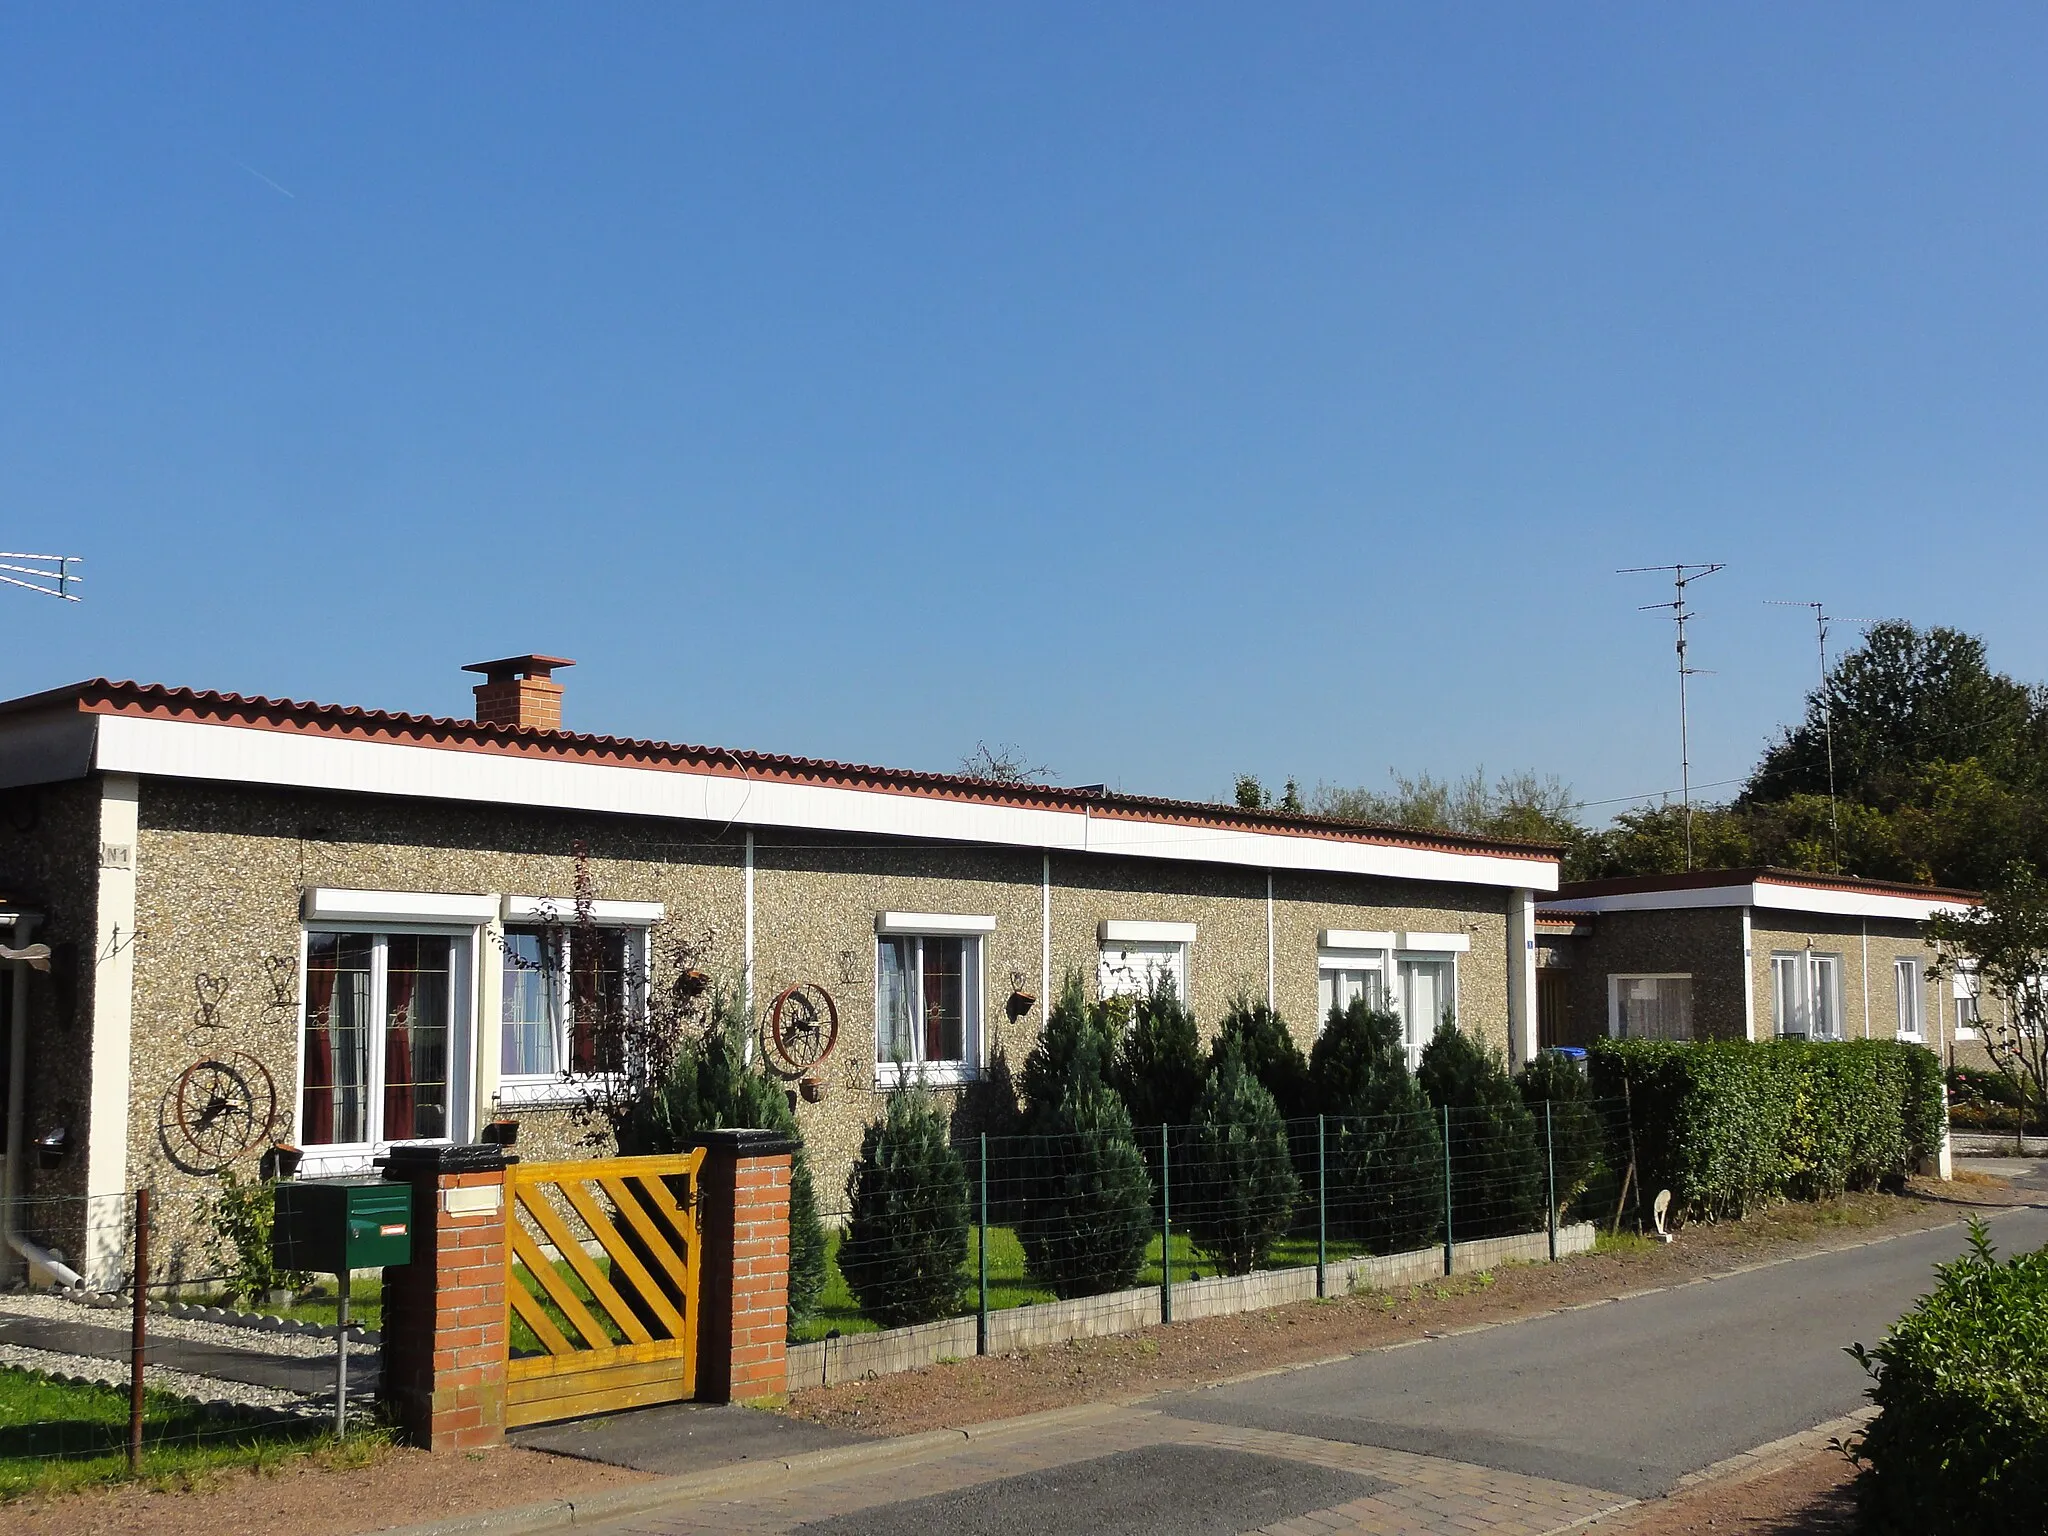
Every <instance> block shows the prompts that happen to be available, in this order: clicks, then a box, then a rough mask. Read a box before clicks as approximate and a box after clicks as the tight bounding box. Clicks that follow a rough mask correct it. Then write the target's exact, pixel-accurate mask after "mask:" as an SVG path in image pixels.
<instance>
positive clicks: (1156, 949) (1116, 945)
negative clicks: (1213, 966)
mask: <svg viewBox="0 0 2048 1536" xmlns="http://www.w3.org/2000/svg"><path fill="white" fill-rule="evenodd" d="M1195 932H1196V929H1195V925H1194V924H1193V923H1152V922H1132V921H1124V920H1121V919H1110V920H1107V921H1105V922H1103V923H1101V924H1099V925H1098V926H1097V927H1096V930H1095V943H1096V948H1095V995H1096V996H1097V997H1099V998H1102V999H1104V1000H1105V1001H1106V1000H1108V999H1109V998H1112V997H1141V996H1143V995H1144V992H1145V989H1146V988H1147V987H1149V986H1150V985H1151V984H1152V982H1153V979H1154V978H1155V977H1157V976H1158V975H1159V974H1160V972H1161V971H1164V972H1165V973H1166V974H1167V976H1168V977H1169V978H1170V979H1171V980H1172V982H1173V986H1174V991H1175V992H1177V993H1178V994H1179V996H1180V1000H1181V1001H1182V1002H1183V1003H1185V1002H1187V1001H1188V992H1189V989H1190V988H1191V987H1192V986H1193V984H1194V947H1195ZM1133 950H1142V951H1147V952H1151V953H1154V954H1158V955H1160V956H1163V957H1164V963H1163V964H1160V963H1155V964H1147V965H1144V966H1142V967H1141V968H1140V970H1139V971H1138V972H1136V973H1134V972H1133V971H1132V969H1131V967H1130V966H1129V964H1128V963H1127V961H1126V960H1124V959H1122V958H1119V959H1118V960H1116V961H1112V960H1111V959H1110V956H1111V955H1113V954H1114V955H1117V956H1119V957H1125V956H1129V955H1130V954H1131V953H1132V951H1133Z"/></svg>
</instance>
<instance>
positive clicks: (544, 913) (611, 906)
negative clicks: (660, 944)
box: [503, 896, 668, 928]
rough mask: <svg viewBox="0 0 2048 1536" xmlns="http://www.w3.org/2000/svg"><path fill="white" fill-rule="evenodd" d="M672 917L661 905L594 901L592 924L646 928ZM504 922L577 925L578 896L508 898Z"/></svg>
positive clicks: (651, 902) (653, 902)
mask: <svg viewBox="0 0 2048 1536" xmlns="http://www.w3.org/2000/svg"><path fill="white" fill-rule="evenodd" d="M667 916H668V907H667V906H666V905H665V904H663V903H662V902H659V901H593V902H592V903H591V904H590V920H591V921H592V922H593V923H605V924H607V925H609V926H612V927H616V928H645V927H649V926H651V925H652V924H655V923H658V922H660V921H661V920H662V919H663V918H665V917H667ZM503 917H504V920H505V921H506V922H508V923H537V922H541V921H544V920H547V919H553V920H554V921H555V922H558V923H572V922H574V921H576V898H575V897H574V896H507V897H506V898H505V904H504V911H503Z"/></svg>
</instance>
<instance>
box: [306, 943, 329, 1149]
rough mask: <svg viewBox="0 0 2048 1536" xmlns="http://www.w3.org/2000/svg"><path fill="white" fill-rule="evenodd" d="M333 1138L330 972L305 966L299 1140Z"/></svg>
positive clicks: (316, 1141)
mask: <svg viewBox="0 0 2048 1536" xmlns="http://www.w3.org/2000/svg"><path fill="white" fill-rule="evenodd" d="M333 1140H334V972H333V971H331V970H326V969H321V968H314V967H310V966H309V967H308V968H307V970H306V1087H305V1091H304V1092H303V1093H301V1094H300V1096H299V1144H300V1145H301V1146H308V1147H317V1146H323V1145H325V1144H327V1143H329V1142H332V1141H333Z"/></svg>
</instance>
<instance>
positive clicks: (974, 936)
mask: <svg viewBox="0 0 2048 1536" xmlns="http://www.w3.org/2000/svg"><path fill="white" fill-rule="evenodd" d="M920 918H922V919H924V920H925V921H926V923H927V924H928V926H924V927H912V926H910V924H912V923H914V922H916V921H917V920H918V919H920ZM994 931H995V919H994V918H981V917H974V918H954V917H949V916H947V915H945V914H938V913H902V912H885V913H883V914H881V916H880V917H878V918H877V919H876V921H875V958H874V992H875V1018H874V1026H875V1047H874V1051H875V1086H876V1087H877V1088H882V1089H893V1088H900V1087H905V1086H907V1085H909V1084H912V1083H916V1082H925V1083H929V1084H931V1085H933V1086H934V1087H941V1088H943V1087H950V1086H953V1085H955V1084H960V1083H971V1082H974V1081H975V1080H977V1079H978V1078H979V1077H980V1076H981V1069H982V1042H983V1040H984V1039H985V1038H986V1036H987V1030H986V1029H984V1028H983V1018H982V1015H983V1013H984V1011H985V1010H986V1009H987V1007H988V941H987V937H986V936H987V935H988V934H990V933H993V932H994ZM892 939H915V940H916V941H917V970H916V974H915V976H914V977H913V978H912V981H911V994H912V996H914V997H919V998H921V997H923V996H924V943H925V940H927V939H956V940H958V941H959V942H960V943H962V944H966V945H970V946H971V947H972V953H973V956H974V977H973V981H972V985H971V988H970V991H971V994H972V995H971V996H969V997H967V998H966V999H965V1000H964V1002H963V1005H962V1007H961V1020H960V1037H961V1038H960V1052H961V1060H959V1061H925V1060H914V1061H905V1062H895V1061H884V1060H882V945H883V943H884V942H885V941H887V940H892ZM911 1040H912V1042H913V1043H914V1045H915V1047H916V1049H918V1050H920V1051H921V1050H923V1049H924V1045H923V1040H924V1032H923V1031H922V1030H921V1029H913V1030H912V1031H911Z"/></svg>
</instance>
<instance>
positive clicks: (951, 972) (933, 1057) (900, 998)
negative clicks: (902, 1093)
mask: <svg viewBox="0 0 2048 1536" xmlns="http://www.w3.org/2000/svg"><path fill="white" fill-rule="evenodd" d="M981 972H982V965H981V938H980V936H979V935H961V934H890V935H887V936H885V937H882V938H878V939H876V940H875V1076H876V1081H877V1082H880V1083H884V1084H892V1083H895V1082H899V1081H902V1080H904V1079H907V1078H914V1077H917V1076H919V1075H922V1076H923V1077H924V1078H925V1079H926V1080H927V1081H930V1082H941V1083H943V1082H964V1081H966V1080H967V1079H969V1078H971V1077H973V1076H974V1075H975V1073H976V1072H977V1071H978V1070H979V1068H980V1065H981V1007H982V1002H981Z"/></svg>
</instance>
